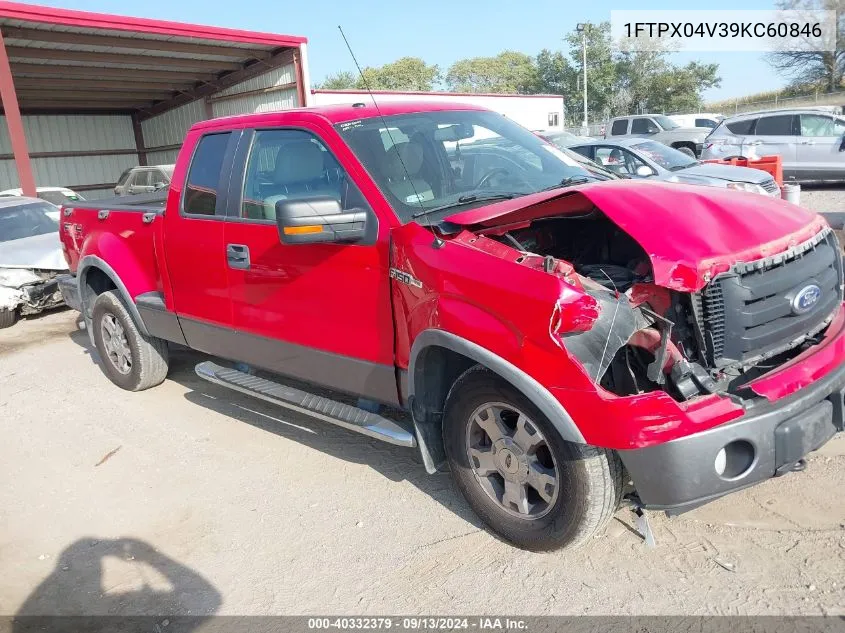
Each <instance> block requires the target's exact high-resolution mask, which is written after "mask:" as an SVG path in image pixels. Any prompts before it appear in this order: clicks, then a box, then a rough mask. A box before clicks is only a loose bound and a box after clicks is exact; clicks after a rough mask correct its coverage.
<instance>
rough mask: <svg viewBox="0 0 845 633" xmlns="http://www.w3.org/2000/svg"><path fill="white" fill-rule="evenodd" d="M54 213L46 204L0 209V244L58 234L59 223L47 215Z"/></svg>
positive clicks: (53, 209)
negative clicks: (47, 234) (35, 236)
mask: <svg viewBox="0 0 845 633" xmlns="http://www.w3.org/2000/svg"><path fill="white" fill-rule="evenodd" d="M56 211H58V209H56V207H54V206H53V205H52V204H49V203H46V202H43V203H40V204H38V203H36V204H23V205H20V206H13V207H3V208H0V242H10V241H12V240H19V239H22V238H24V237H32V236H33V235H44V234H45V233H56V232H58V230H59V223H58V222H57V221H56V220H55V219H53V218H51V217H50V215H49V214H50V213H51V212H53V214H55V212H56Z"/></svg>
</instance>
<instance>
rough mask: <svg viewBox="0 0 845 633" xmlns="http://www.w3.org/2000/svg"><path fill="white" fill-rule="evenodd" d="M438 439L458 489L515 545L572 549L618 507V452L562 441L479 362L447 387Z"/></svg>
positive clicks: (535, 411)
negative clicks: (440, 438) (440, 431)
mask: <svg viewBox="0 0 845 633" xmlns="http://www.w3.org/2000/svg"><path fill="white" fill-rule="evenodd" d="M443 438H444V443H445V448H446V456H447V458H448V461H449V466H450V468H451V470H452V476H453V477H454V479H455V484H456V485H457V487H458V489H459V490H460V491H461V493H462V494H463V495H464V497H465V498H466V499H467V501H468V502H469V504H470V506H472V508H473V510H475V512H476V513H477V514H478V516H479V517H481V519H482V520H483V521H484V522H485V523H486V524H487V525H488V526H489V527H490V528H491V529H492V530H493V531H494V532H496V533H497V534H499V535H500V536H502V537H503V538H505V539H506V540H508V541H510V542H511V543H513V544H515V545H517V546H519V547H523V548H526V549H532V550H549V549H556V548H559V547H575V546H577V545H579V544H581V543H583V542H584V541H586V540H587V539H589V538H590V537H592V536H593V535H595V534H596V533H598V532H599V531H600V530H601V529H602V528H603V527H604V526H605V525H606V524H607V522H608V521H609V520H610V518H611V517H612V516H613V513H614V512H615V511H616V509H617V508H618V506H619V503H620V500H621V493H622V464H621V462H620V461H619V457H618V456H617V455H616V454H615V453H614V452H612V451H608V450H605V449H602V448H596V447H592V446H586V445H582V444H574V443H572V442H566V441H564V440H563V439H562V438H561V437H560V435H559V434H558V432H557V431H556V430H555V428H554V427H553V426H552V424H551V423H550V422H549V421H548V419H546V417H545V416H543V414H542V413H540V411H539V410H538V409H537V408H536V407H535V406H534V405H533V404H531V402H530V401H529V400H528V399H527V398H526V397H525V396H523V395H522V394H521V393H520V392H519V391H517V390H516V389H514V388H513V387H511V386H510V385H509V384H507V383H506V382H504V381H503V380H502V379H500V378H499V377H498V376H496V375H495V374H493V373H492V372H490V371H487V370H486V369H484V368H482V367H480V366H476V367H473V368H471V369H469V370H468V371H466V372H465V373H464V374H463V375H462V376H461V377H460V378H458V380H457V382H456V383H455V385H454V386H453V387H452V390H451V392H450V396H449V398H448V401H447V403H446V411H445V417H444V421H443Z"/></svg>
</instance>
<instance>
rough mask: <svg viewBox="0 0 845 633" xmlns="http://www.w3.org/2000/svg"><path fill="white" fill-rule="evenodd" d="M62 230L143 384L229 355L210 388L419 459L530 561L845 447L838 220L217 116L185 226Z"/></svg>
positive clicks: (758, 202)
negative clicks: (840, 433) (831, 443)
mask: <svg viewBox="0 0 845 633" xmlns="http://www.w3.org/2000/svg"><path fill="white" fill-rule="evenodd" d="M495 137H501V138H502V139H503V140H504V141H503V142H498V143H491V142H490V139H491V138H495ZM475 143H477V145H475V147H474V148H473V145H474V144H475ZM470 150H471V151H470ZM118 202H119V201H118ZM61 222H62V227H61V239H62V243H63V245H64V249H65V255H66V258H67V261H68V263H69V266H70V269H71V271H72V272H73V276H67V277H63V278H62V279H61V282H60V287H61V288H62V291H63V293H64V295H65V297H66V299H67V301H68V303H70V304H71V305H74V306H76V307H78V309H80V310H81V311H82V314H83V315H84V318H85V322H86V324H87V326H88V331H89V333H90V336H91V339H92V341H93V343H94V345H95V346H96V349H97V352H98V354H99V356H100V358H101V359H102V368H103V370H104V372H105V373H106V375H107V376H108V377H109V378H110V379H111V380H112V382H114V383H115V384H116V385H118V386H120V387H122V388H124V389H128V390H141V389H147V388H149V387H153V386H155V385H157V384H159V383H161V382H162V381H163V380H164V379H165V377H166V375H167V370H168V344H169V342H174V343H178V344H180V345H186V346H188V347H190V348H193V349H195V350H199V351H200V352H205V353H207V354H210V355H212V356H213V357H217V358H221V359H226V360H225V361H224V360H219V361H218V360H207V361H204V362H201V363H200V364H199V365H198V366H197V368H196V371H197V373H198V375H199V376H201V377H202V378H205V379H207V380H209V381H211V382H213V383H216V384H218V385H222V386H224V387H228V388H230V389H233V390H235V391H239V392H243V393H247V394H251V395H254V396H256V397H258V398H262V399H264V400H267V401H269V402H272V403H275V404H277V405H279V406H281V407H286V408H288V409H291V410H294V411H298V412H303V413H308V414H310V415H312V416H314V417H316V418H320V419H322V420H325V421H328V422H332V423H335V424H339V425H341V426H344V427H346V428H349V429H352V430H356V431H359V432H362V433H366V434H368V435H370V436H372V437H375V438H378V439H382V440H385V441H387V442H392V443H394V444H398V445H402V446H407V447H417V448H418V449H419V450H420V452H421V455H422V459H423V462H424V464H425V467H426V469H427V470H428V471H429V472H434V471H435V470H436V469H437V468H438V467H440V466H441V465H447V464H448V467H449V468H450V470H451V472H452V475H453V477H454V480H455V482H456V484H457V486H458V488H459V489H460V490H461V492H462V493H463V494H464V495H465V497H466V499H467V500H468V502H469V503H470V505H471V506H472V507H473V508H474V509H475V511H476V512H477V513H478V515H479V516H480V517H481V518H482V519H483V520H484V521H485V522H486V523H487V524H488V525H489V526H490V527H491V528H492V529H493V530H495V531H496V532H497V533H499V534H500V535H502V536H503V537H504V538H506V539H508V540H509V541H511V542H513V543H515V544H517V545H519V546H522V547H527V548H534V549H543V548H545V549H548V548H554V547H560V546H565V545H569V546H572V545H575V544H578V543H580V542H583V541H584V540H586V539H587V538H589V537H590V536H591V535H593V534H595V533H596V532H597V531H598V530H601V529H602V527H603V526H604V525H605V523H606V522H607V521H608V520H609V519H610V517H611V516H612V514H613V513H614V511H615V510H616V509H617V507H618V506H619V505H620V503H621V501H622V499H623V497H624V498H625V499H627V500H629V501H630V502H631V503H634V504H636V505H637V506H638V507H640V508H645V509H661V510H669V511H672V512H680V511H683V510H686V509H689V508H692V507H695V506H697V505H699V504H702V503H704V502H706V501H709V500H711V499H714V498H716V497H719V496H721V495H724V494H726V493H729V492H731V491H733V490H737V489H739V488H743V487H745V486H748V485H751V484H754V483H756V482H760V481H762V480H765V479H769V478H771V477H773V476H776V475H781V474H785V473H788V472H790V471H792V470H796V469H799V468H800V467H802V465H803V461H802V460H803V458H804V456H805V455H807V454H808V453H809V452H811V451H813V450H814V449H816V448H818V447H819V446H821V445H822V444H823V443H825V442H826V441H827V440H829V439H830V438H831V437H832V436H833V435H834V433H835V432H836V431H837V430H842V425H843V389H845V364H843V361H844V360H845V329H843V328H845V311H843V310H842V305H841V304H842V283H843V271H842V258H841V256H840V250H839V245H838V243H837V241H836V238H835V237H834V235H833V233H832V232H831V230H830V229H829V227H828V226H827V225H826V224H825V222H824V220H823V219H822V218H821V217H820V216H818V215H815V214H813V213H810V212H808V211H806V210H803V209H801V208H799V207H796V206H792V205H790V204H788V203H786V202H783V201H780V200H774V199H770V198H765V197H763V196H759V195H754V194H750V193H744V192H737V191H729V190H721V189H710V188H703V187H696V186H685V185H667V184H664V183H654V182H644V181H630V180H614V181H603V182H599V181H597V180H596V179H595V177H593V176H591V175H590V174H589V173H588V172H586V171H584V170H583V169H582V168H581V167H580V166H579V165H578V163H577V162H576V161H574V160H572V159H571V158H569V157H568V156H566V155H564V154H563V153H561V152H560V151H559V150H558V149H556V148H555V147H553V146H552V145H549V144H547V143H546V142H545V141H543V140H542V139H540V138H538V137H537V136H536V135H534V134H532V133H530V132H529V131H527V130H525V129H523V128H521V127H519V126H517V125H516V124H514V123H513V122H511V121H509V120H508V119H506V118H505V117H503V116H501V115H498V114H494V113H492V112H489V111H486V110H483V109H478V108H475V107H472V106H465V107H456V106H453V105H446V104H427V103H424V102H421V103H411V102H403V103H384V104H383V105H382V106H381V110H380V111H379V110H378V109H377V108H376V107H374V106H373V105H365V104H356V105H355V106H334V107H326V108H320V109H301V110H290V111H285V112H276V113H266V114H257V115H247V116H239V117H231V118H224V119H217V120H211V121H205V122H202V123H198V124H196V125H195V126H194V127H193V128H192V129H191V130H190V132H189V133H188V135H187V138H186V140H185V143H184V145H183V148H182V151H181V153H180V155H179V158H178V161H177V163H176V167H175V170H174V174H173V180H172V183H171V185H170V188H169V191H168V192H167V194H166V204H164V199H162V202H161V203H158V204H152V203H151V204H148V205H143V204H134V205H128V204H127V205H125V206H123V205H121V204H115V203H114V202H112V203H106V204H102V203H101V204H98V205H96V204H94V203H87V202H86V203H85V204H84V205H80V206H67V207H65V208H64V209H63V212H62V218H61ZM235 363H247V364H249V365H251V366H252V368H253V371H251V372H250V373H245V372H241V371H239V370H237V369H233V368H232V366H233V365H235ZM284 377H291V378H294V379H297V382H296V384H297V385H298V386H296V387H294V386H292V385H290V384H285V378H284ZM303 383H305V384H313V385H316V386H319V387H320V388H321V389H320V391H321V393H325V391H324V390H325V389H329V390H331V391H333V392H335V393H337V394H338V395H337V397H336V398H335V397H333V398H328V397H326V396H325V395H323V396H316V395H313V394H310V393H308V392H307V391H305V390H303V387H302V384H303ZM349 396H351V399H350V397H349ZM356 398H362V399H366V400H368V401H376V402H378V403H381V404H382V405H386V406H383V407H382V408H381V409H380V410H379V412H377V413H376V412H373V409H374V407H369V406H367V407H364V406H363V404H362V403H360V402H358V404H362V406H361V407H360V408H359V406H355V404H356V400H355V399H356ZM365 408H366V409H371V410H365ZM395 409H406V410H408V411H409V412H410V416H404V417H407V418H409V420H410V421H409V422H408V423H407V425H405V424H404V423H403V422H402V421H401V420H402V419H404V418H403V416H393V417H391V415H390V411H392V410H395ZM233 450H237V448H236V447H233ZM337 485H338V486H342V485H344V484H343V482H342V481H340V480H339V481H338V484H337ZM831 494H837V493H836V492H835V491H831Z"/></svg>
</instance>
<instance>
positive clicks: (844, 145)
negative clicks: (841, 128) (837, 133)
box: [839, 134, 845, 152]
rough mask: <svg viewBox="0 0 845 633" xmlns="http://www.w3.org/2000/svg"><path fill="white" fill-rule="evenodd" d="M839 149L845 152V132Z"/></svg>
mask: <svg viewBox="0 0 845 633" xmlns="http://www.w3.org/2000/svg"><path fill="white" fill-rule="evenodd" d="M839 151H840V152H845V134H843V135H842V141H841V142H840V143H839Z"/></svg>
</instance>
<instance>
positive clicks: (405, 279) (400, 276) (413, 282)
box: [390, 268, 422, 288]
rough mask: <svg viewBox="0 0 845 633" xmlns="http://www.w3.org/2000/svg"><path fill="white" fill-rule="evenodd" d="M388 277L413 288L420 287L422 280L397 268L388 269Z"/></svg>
mask: <svg viewBox="0 0 845 633" xmlns="http://www.w3.org/2000/svg"><path fill="white" fill-rule="evenodd" d="M390 278H391V279H395V280H396V281H398V282H400V283H403V284H405V285H408V286H413V287H414V288H422V282H421V281H420V280H419V279H417V278H416V277H414V276H413V275H409V274H408V273H406V272H404V271H401V270H399V269H398V268H391V269H390Z"/></svg>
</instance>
